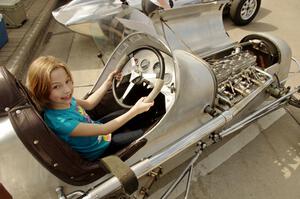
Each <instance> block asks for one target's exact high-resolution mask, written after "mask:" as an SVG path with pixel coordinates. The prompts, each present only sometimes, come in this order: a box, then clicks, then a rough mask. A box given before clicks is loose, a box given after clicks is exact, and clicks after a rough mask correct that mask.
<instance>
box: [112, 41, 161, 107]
mask: <svg viewBox="0 0 300 199" xmlns="http://www.w3.org/2000/svg"><path fill="white" fill-rule="evenodd" d="M142 50H143V51H144V50H149V51H151V52H152V53H154V54H155V56H156V57H157V62H156V64H155V65H156V66H157V67H158V68H159V70H155V71H154V69H153V68H152V69H151V70H152V71H150V73H149V70H150V69H148V70H147V72H145V70H144V69H143V68H142V66H140V65H137V63H136V59H135V57H134V55H135V54H137V53H138V52H139V51H142ZM127 56H128V61H127V62H126V63H125V64H123V65H120V66H117V71H119V72H121V73H122V75H123V77H124V76H127V75H130V79H129V85H128V86H127V88H126V89H125V92H124V93H123V95H122V96H121V97H119V96H118V95H117V92H116V90H117V88H118V87H119V85H120V83H121V82H122V83H123V81H122V80H120V82H118V81H117V80H116V79H115V78H114V79H113V81H112V91H113V96H114V98H115V100H116V102H117V103H118V104H119V105H120V106H122V107H124V108H131V107H132V106H133V105H128V104H125V103H124V100H125V99H126V97H127V96H128V94H129V93H130V92H131V90H132V88H133V87H134V86H135V85H136V84H141V83H144V82H145V83H147V84H148V85H149V86H150V87H153V89H152V91H151V92H150V93H149V95H148V96H146V98H145V99H144V102H151V101H153V100H154V99H155V98H156V96H157V95H158V94H159V93H160V91H161V89H162V87H163V85H164V75H165V62H164V58H163V56H162V54H161V52H160V51H158V50H157V49H155V48H153V47H150V46H144V47H141V48H138V49H135V50H134V51H133V52H131V53H129V54H128V55H127ZM128 62H130V63H128ZM127 64H129V65H130V69H129V70H128V71H124V67H125V65H127ZM151 82H152V83H151ZM153 82H154V83H153Z"/></svg>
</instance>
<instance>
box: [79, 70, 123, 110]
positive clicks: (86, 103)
mask: <svg viewBox="0 0 300 199" xmlns="http://www.w3.org/2000/svg"><path fill="white" fill-rule="evenodd" d="M116 75H118V76H120V74H118V73H117V71H113V72H112V73H110V74H109V75H108V77H107V79H106V80H105V81H104V82H103V84H102V85H101V86H100V88H98V89H97V90H96V91H95V92H94V93H93V94H92V95H90V96H89V97H88V98H87V99H85V100H82V99H76V102H77V103H78V104H79V105H80V106H81V107H82V108H84V109H85V110H92V109H93V108H95V106H97V104H99V102H100V101H101V99H102V98H103V96H104V95H105V93H106V91H107V90H108V89H109V88H110V87H111V84H112V80H113V78H114V76H116ZM118 78H120V77H117V79H118Z"/></svg>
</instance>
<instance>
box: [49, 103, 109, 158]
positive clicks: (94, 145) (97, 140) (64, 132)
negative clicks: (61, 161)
mask: <svg viewBox="0 0 300 199" xmlns="http://www.w3.org/2000/svg"><path fill="white" fill-rule="evenodd" d="M44 120H45V122H46V124H47V125H48V127H49V128H50V129H51V130H52V131H54V133H55V134H56V135H57V136H58V137H59V138H60V139H62V140H63V141H65V142H67V143H68V144H69V145H70V146H71V147H72V148H73V149H74V150H75V151H77V152H78V153H79V154H80V155H81V156H82V157H84V158H86V159H88V160H96V159H97V158H99V156H100V155H101V154H103V152H104V151H105V149H107V147H108V146H109V143H110V140H111V139H110V138H111V134H109V135H105V136H76V137H74V136H70V134H71V133H72V131H73V130H74V129H75V128H76V126H77V125H78V124H79V123H80V122H84V123H95V122H94V121H92V120H91V118H90V117H89V116H88V114H86V112H85V111H84V109H83V108H82V107H81V106H79V105H77V103H76V100H75V99H74V98H72V101H71V105H70V108H68V109H45V112H44Z"/></svg>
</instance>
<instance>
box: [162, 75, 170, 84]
mask: <svg viewBox="0 0 300 199" xmlns="http://www.w3.org/2000/svg"><path fill="white" fill-rule="evenodd" d="M171 82H172V75H171V74H170V73H166V74H165V77H164V84H170V83H171Z"/></svg>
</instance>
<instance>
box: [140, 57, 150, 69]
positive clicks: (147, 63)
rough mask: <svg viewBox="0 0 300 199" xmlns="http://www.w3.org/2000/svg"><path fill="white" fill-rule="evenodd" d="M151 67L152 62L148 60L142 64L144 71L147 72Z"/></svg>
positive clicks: (144, 60)
mask: <svg viewBox="0 0 300 199" xmlns="http://www.w3.org/2000/svg"><path fill="white" fill-rule="evenodd" d="M149 65H150V61H149V60H148V59H143V60H142V61H141V64H140V66H141V69H142V70H147V69H148V68H149Z"/></svg>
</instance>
